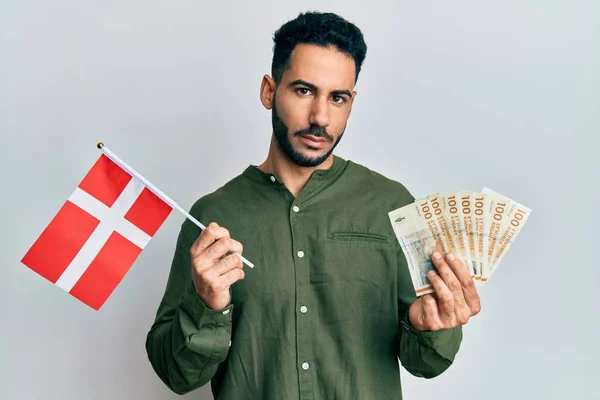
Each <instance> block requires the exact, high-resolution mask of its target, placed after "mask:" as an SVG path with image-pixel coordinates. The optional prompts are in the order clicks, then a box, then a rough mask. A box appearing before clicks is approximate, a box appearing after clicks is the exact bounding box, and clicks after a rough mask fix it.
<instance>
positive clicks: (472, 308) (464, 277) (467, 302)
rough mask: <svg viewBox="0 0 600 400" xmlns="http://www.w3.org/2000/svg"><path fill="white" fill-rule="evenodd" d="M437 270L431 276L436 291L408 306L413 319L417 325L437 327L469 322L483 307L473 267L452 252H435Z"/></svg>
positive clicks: (421, 328)
mask: <svg viewBox="0 0 600 400" xmlns="http://www.w3.org/2000/svg"><path fill="white" fill-rule="evenodd" d="M432 260H433V264H434V265H435V267H436V270H437V272H436V271H435V270H432V271H429V273H428V275H427V276H428V278H429V281H430V282H431V284H432V285H433V289H434V293H431V294H426V295H423V296H421V297H419V298H418V299H417V300H415V301H414V302H413V304H412V305H411V306H410V308H409V310H408V317H409V319H410V323H411V324H412V326H414V327H415V328H416V329H419V330H429V331H437V330H439V329H450V328H454V327H457V326H461V325H464V324H466V323H467V322H468V321H469V318H471V317H472V316H474V315H476V314H478V313H479V311H481V304H480V300H479V294H478V293H477V288H476V287H475V282H474V281H473V278H472V277H471V273H470V271H469V270H468V269H467V267H466V266H465V264H464V263H463V262H462V261H461V260H459V259H457V258H456V257H455V256H454V255H453V254H447V255H446V257H442V255H441V254H439V253H434V254H433V256H432Z"/></svg>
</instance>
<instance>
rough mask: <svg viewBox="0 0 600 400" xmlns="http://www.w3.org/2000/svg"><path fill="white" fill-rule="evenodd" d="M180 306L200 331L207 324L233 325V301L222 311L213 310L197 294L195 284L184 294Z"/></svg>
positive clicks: (191, 283) (190, 285) (191, 284)
mask: <svg viewBox="0 0 600 400" xmlns="http://www.w3.org/2000/svg"><path fill="white" fill-rule="evenodd" d="M180 306H181V308H182V309H183V310H184V311H185V313H186V314H188V315H189V316H190V318H191V319H192V320H193V321H195V322H196V324H197V328H198V329H200V327H201V326H203V325H207V324H213V325H217V326H226V325H230V324H231V314H232V312H233V304H232V303H231V300H229V304H228V305H227V306H226V307H225V308H223V309H222V310H213V309H212V308H210V307H207V306H206V304H204V302H203V301H202V299H201V298H200V296H199V295H198V293H197V292H196V288H195V287H194V283H193V282H190V284H189V285H188V288H187V290H186V291H185V292H184V293H183V295H182V297H181V301H180Z"/></svg>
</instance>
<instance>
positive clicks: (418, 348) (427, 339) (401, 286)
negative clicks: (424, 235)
mask: <svg viewBox="0 0 600 400" xmlns="http://www.w3.org/2000/svg"><path fill="white" fill-rule="evenodd" d="M398 251H399V253H398V257H400V258H399V260H404V259H405V258H404V255H403V253H401V252H402V250H401V249H399V250H398ZM416 299H417V295H416V293H415V290H414V287H413V283H412V279H411V276H410V272H409V271H408V268H406V263H402V262H400V263H399V269H398V317H399V318H398V319H399V321H400V327H399V328H400V329H399V337H398V340H399V343H398V349H399V350H398V357H399V359H400V362H401V364H402V366H403V367H404V368H405V369H406V370H407V371H408V372H410V373H411V374H412V375H414V376H417V377H423V378H434V377H436V376H438V375H440V374H441V373H443V372H444V371H446V370H447V369H448V367H450V365H452V363H453V362H454V358H455V357H456V354H457V353H458V350H459V348H460V344H461V342H462V338H463V331H462V326H458V327H456V328H451V329H440V330H437V331H422V330H419V329H417V328H415V327H414V326H412V324H411V323H410V320H409V318H408V309H409V308H410V306H411V305H412V303H413V302H414V301H415V300H416Z"/></svg>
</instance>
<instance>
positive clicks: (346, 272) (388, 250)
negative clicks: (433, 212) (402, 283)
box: [322, 230, 396, 289]
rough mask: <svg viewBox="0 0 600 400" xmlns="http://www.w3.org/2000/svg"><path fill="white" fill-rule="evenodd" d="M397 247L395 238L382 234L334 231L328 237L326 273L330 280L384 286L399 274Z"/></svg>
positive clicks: (326, 241) (372, 287)
mask: <svg viewBox="0 0 600 400" xmlns="http://www.w3.org/2000/svg"><path fill="white" fill-rule="evenodd" d="M393 249H394V246H393V242H392V240H391V239H390V238H389V237H387V236H386V235H383V234H380V233H374V232H366V231H350V230H336V231H331V232H329V233H328V234H327V235H326V238H325V247H324V252H323V260H322V261H323V265H322V266H323V273H324V275H325V276H326V277H327V278H329V279H336V280H337V279H341V280H346V281H350V282H352V283H355V284H357V285H359V286H363V285H367V286H368V287H370V289H377V288H381V287H382V286H384V285H386V284H389V283H390V279H392V278H393V277H394V276H395V273H394V271H395V268H396V266H395V265H392V264H393V262H394V257H393V255H394V250H393Z"/></svg>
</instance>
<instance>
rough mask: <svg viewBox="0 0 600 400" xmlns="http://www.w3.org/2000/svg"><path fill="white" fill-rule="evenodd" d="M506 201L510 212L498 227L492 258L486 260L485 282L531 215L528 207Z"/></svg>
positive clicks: (495, 193) (486, 189) (486, 190)
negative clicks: (498, 231)
mask: <svg viewBox="0 0 600 400" xmlns="http://www.w3.org/2000/svg"><path fill="white" fill-rule="evenodd" d="M483 191H484V192H485V193H489V194H491V195H493V196H496V197H504V196H502V195H501V194H499V193H497V192H495V191H494V190H492V189H490V188H488V187H485V188H484V189H483ZM508 200H509V201H510V203H511V206H510V211H509V212H508V216H507V218H505V219H504V221H503V223H502V225H501V226H500V234H499V235H498V236H499V238H498V240H497V242H496V246H495V248H494V251H493V253H492V258H491V259H490V260H488V261H489V267H488V271H487V275H486V276H485V277H484V279H485V280H486V281H487V280H488V279H489V278H490V277H491V276H492V274H493V273H494V271H495V270H496V268H497V266H498V264H499V263H500V261H502V258H503V257H504V255H505V254H506V252H507V251H508V249H509V248H510V246H511V245H512V243H513V242H514V241H515V239H516V238H517V236H518V235H519V233H520V232H521V229H522V228H523V225H525V223H526V222H527V219H528V218H529V215H530V214H531V209H530V208H529V207H526V206H524V205H523V204H520V203H518V202H516V201H514V200H512V199H508Z"/></svg>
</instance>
